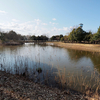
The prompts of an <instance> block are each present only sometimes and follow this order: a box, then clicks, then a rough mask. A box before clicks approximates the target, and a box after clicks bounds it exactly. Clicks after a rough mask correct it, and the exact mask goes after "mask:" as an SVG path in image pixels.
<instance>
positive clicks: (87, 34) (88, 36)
mask: <svg viewBox="0 0 100 100" xmlns="http://www.w3.org/2000/svg"><path fill="white" fill-rule="evenodd" d="M92 37H93V34H92V32H91V31H89V32H86V33H85V36H84V39H83V40H84V41H91V38H92Z"/></svg>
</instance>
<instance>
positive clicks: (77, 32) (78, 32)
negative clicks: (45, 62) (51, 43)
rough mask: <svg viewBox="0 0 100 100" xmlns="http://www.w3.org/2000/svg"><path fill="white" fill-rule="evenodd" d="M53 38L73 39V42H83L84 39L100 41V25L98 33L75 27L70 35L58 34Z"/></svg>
mask: <svg viewBox="0 0 100 100" xmlns="http://www.w3.org/2000/svg"><path fill="white" fill-rule="evenodd" d="M51 40H60V41H71V42H82V41H88V42H91V43H93V42H95V41H100V26H99V28H98V31H97V32H96V33H94V34H93V33H92V32H91V31H89V32H86V31H84V30H83V29H82V28H81V27H78V28H74V29H73V30H72V31H71V32H70V33H69V35H65V36H63V35H56V36H52V37H51Z"/></svg>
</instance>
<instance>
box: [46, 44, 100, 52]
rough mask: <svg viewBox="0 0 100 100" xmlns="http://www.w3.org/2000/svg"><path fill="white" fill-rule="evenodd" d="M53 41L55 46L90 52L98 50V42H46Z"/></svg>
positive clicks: (99, 49) (99, 48)
mask: <svg viewBox="0 0 100 100" xmlns="http://www.w3.org/2000/svg"><path fill="white" fill-rule="evenodd" d="M47 43H53V44H54V45H55V46H59V47H64V48H69V49H76V50H83V51H90V52H100V44H81V43H63V42H47Z"/></svg>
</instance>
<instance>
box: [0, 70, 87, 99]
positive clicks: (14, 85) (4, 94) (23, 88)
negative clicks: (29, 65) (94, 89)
mask: <svg viewBox="0 0 100 100" xmlns="http://www.w3.org/2000/svg"><path fill="white" fill-rule="evenodd" d="M81 98H83V99H81ZM85 98H88V97H86V96H84V95H83V94H77V93H74V94H73V93H72V92H71V91H70V90H64V91H62V90H60V89H58V88H52V87H48V86H46V85H42V84H38V83H34V82H33V81H31V80H29V79H27V78H25V77H23V76H20V75H13V74H9V73H6V72H4V71H0V100H4V99H6V100H46V99H47V100H76V99H77V100H80V99H81V100H84V99H85ZM87 100H88V99H87Z"/></svg>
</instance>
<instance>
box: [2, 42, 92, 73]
mask: <svg viewBox="0 0 100 100" xmlns="http://www.w3.org/2000/svg"><path fill="white" fill-rule="evenodd" d="M1 52H2V53H1V55H2V58H1V62H2V63H3V62H4V64H5V66H6V67H8V66H13V67H14V66H15V65H16V64H17V66H20V65H21V66H22V67H24V66H25V65H27V66H28V65H30V66H28V67H31V66H32V65H33V66H40V65H39V64H40V63H44V64H47V65H50V66H52V67H56V68H58V69H60V70H61V69H62V68H64V67H66V69H67V71H74V72H75V71H76V70H80V68H81V67H84V69H87V67H88V66H90V67H91V68H92V69H93V63H92V61H91V59H90V58H89V57H86V56H85V55H84V56H83V54H80V52H75V51H73V50H71V51H70V50H67V49H64V48H58V47H53V46H40V45H35V44H30V45H28V44H25V45H23V46H7V47H3V49H1ZM78 53H79V57H78ZM36 62H37V63H38V64H37V63H36Z"/></svg>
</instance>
